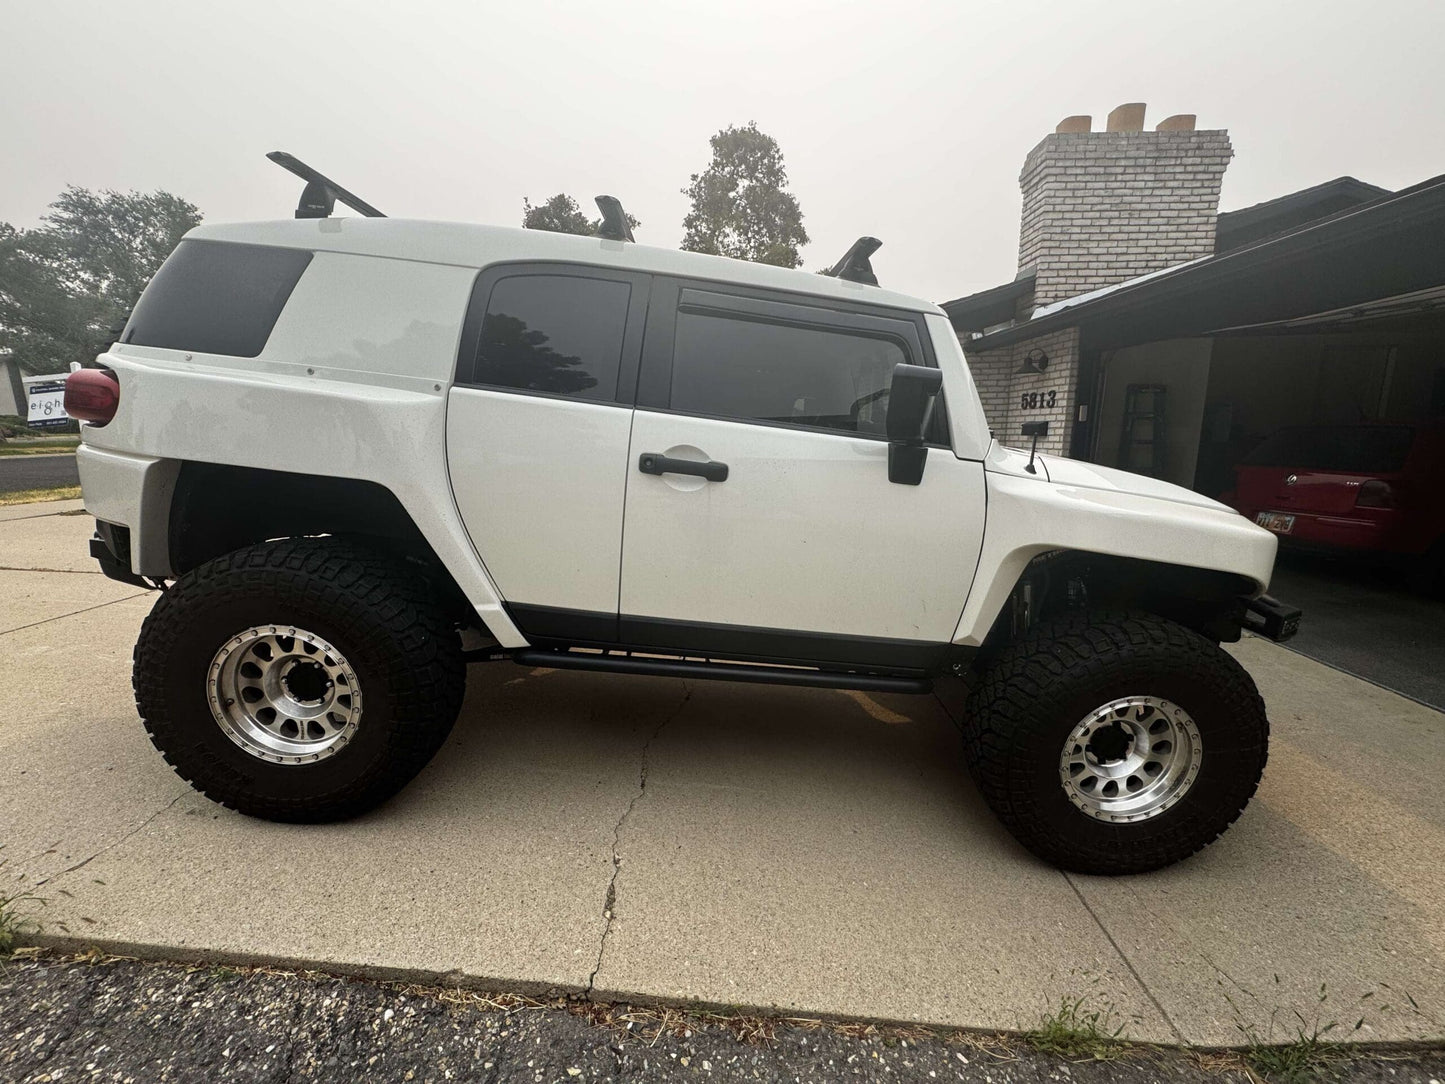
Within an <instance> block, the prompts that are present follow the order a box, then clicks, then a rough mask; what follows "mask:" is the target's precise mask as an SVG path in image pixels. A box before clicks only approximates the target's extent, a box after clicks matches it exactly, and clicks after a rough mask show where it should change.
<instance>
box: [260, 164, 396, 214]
mask: <svg viewBox="0 0 1445 1084" xmlns="http://www.w3.org/2000/svg"><path fill="white" fill-rule="evenodd" d="M266 157H267V158H269V159H271V161H273V162H275V163H276V164H277V165H278V166H280V167H281V168H282V169H284V170H286V171H288V172H290V173H294V174H296V176H298V177H300V178H301V179H302V180H303V181H305V182H306V187H305V188H303V189H302V190H301V202H300V203H298V204H297V205H296V217H297V218H329V217H330V215H331V212H332V211H333V210H335V209H336V201H337V200H340V201H341V202H342V203H344V204H346V206H348V207H350V208H351V209H352V210H353V211H356V212H358V213H359V214H363V215H365V216H366V217H367V218H385V217H386V215H384V214H382V213H381V212H380V211H378V210H377V209H376V208H375V207H373V206H372V205H371V204H369V203H367V202H366V200H364V199H362V198H361V197H360V196H357V195H353V194H352V193H350V192H348V191H347V190H346V189H344V188H342V187H341V186H340V185H339V184H337V183H336V182H335V181H333V180H332V179H331V178H330V177H328V176H326V175H325V174H324V173H318V172H317V171H316V170H314V169H312V168H311V167H310V166H308V165H307V164H306V163H305V162H303V161H301V159H299V158H297V157H296V156H295V155H291V154H287V153H286V152H285V151H272V152H271V153H270V154H268V155H266Z"/></svg>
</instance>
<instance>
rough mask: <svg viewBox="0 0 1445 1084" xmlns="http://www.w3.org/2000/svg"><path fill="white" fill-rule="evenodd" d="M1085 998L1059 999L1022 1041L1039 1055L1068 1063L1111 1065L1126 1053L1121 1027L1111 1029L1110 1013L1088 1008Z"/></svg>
mask: <svg viewBox="0 0 1445 1084" xmlns="http://www.w3.org/2000/svg"><path fill="white" fill-rule="evenodd" d="M1088 1001H1089V999H1088V997H1087V996H1085V997H1061V998H1060V999H1059V1004H1058V1007H1057V1008H1055V1009H1053V1010H1051V1011H1050V1012H1046V1013H1045V1014H1044V1015H1043V1017H1042V1019H1041V1020H1040V1021H1039V1023H1038V1026H1037V1027H1033V1028H1030V1029H1029V1030H1028V1031H1026V1032H1024V1035H1023V1040H1024V1042H1026V1043H1028V1044H1029V1046H1031V1047H1033V1049H1034V1050H1036V1051H1038V1052H1039V1053H1040V1054H1054V1055H1056V1056H1058V1057H1061V1058H1068V1059H1070V1060H1079V1059H1088V1060H1093V1061H1113V1060H1115V1059H1117V1058H1121V1057H1123V1056H1124V1054H1125V1053H1127V1051H1128V1049H1129V1045H1128V1043H1127V1042H1126V1041H1125V1040H1124V1038H1123V1034H1124V1025H1123V1024H1122V1023H1121V1024H1119V1025H1118V1026H1117V1027H1112V1028H1111V1024H1112V1023H1113V1018H1114V1010H1113V1008H1112V1007H1111V1006H1105V1007H1103V1008H1097V1009H1096V1008H1090V1007H1088Z"/></svg>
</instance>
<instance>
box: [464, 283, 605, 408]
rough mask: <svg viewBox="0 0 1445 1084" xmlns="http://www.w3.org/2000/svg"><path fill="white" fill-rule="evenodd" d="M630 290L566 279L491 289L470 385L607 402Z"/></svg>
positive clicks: (513, 284)
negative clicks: (474, 382)
mask: <svg viewBox="0 0 1445 1084" xmlns="http://www.w3.org/2000/svg"><path fill="white" fill-rule="evenodd" d="M631 294H632V287H631V286H629V285H628V284H627V283H625V282H611V281H607V280H604V279H591V278H579V277H575V276H570V275H516V276H513V277H511V278H504V279H502V280H501V281H499V282H498V283H497V284H496V285H495V286H494V287H492V295H491V297H490V299H489V300H488V301H487V314H486V317H485V319H483V321H482V335H481V344H480V348H479V350H478V352H477V367H476V373H475V376H474V378H473V379H474V380H475V381H476V383H479V384H490V385H493V386H494V387H501V388H516V389H518V390H521V391H540V392H549V393H551V394H554V395H570V396H575V397H576V398H579V399H601V400H611V399H612V398H613V397H614V396H615V395H616V394H617V370H618V367H619V366H620V365H621V363H622V337H623V333H624V332H625V331H626V329H627V303H628V299H629V298H630V296H631Z"/></svg>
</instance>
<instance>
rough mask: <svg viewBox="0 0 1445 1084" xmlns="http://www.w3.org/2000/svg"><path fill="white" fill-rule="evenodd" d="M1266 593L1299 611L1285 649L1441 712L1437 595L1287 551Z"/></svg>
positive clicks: (1442, 616)
mask: <svg viewBox="0 0 1445 1084" xmlns="http://www.w3.org/2000/svg"><path fill="white" fill-rule="evenodd" d="M1269 590H1270V594H1272V595H1275V596H1276V597H1277V598H1280V599H1283V600H1284V601H1286V602H1289V603H1292V604H1293V605H1295V606H1298V607H1299V608H1300V609H1302V610H1303V611H1304V620H1303V621H1302V622H1301V623H1300V631H1299V635H1297V636H1296V637H1295V638H1294V639H1293V640H1291V641H1290V642H1289V643H1288V644H1286V645H1285V646H1286V647H1290V648H1293V649H1294V650H1295V651H1298V652H1300V653H1301V654H1304V655H1308V656H1309V657H1310V658H1313V659H1318V660H1319V661H1320V662H1323V663H1326V664H1327V665H1329V666H1333V667H1335V668H1337V669H1340V670H1344V671H1347V672H1348V673H1351V674H1355V675H1357V676H1358V677H1362V678H1365V679H1366V680H1367V681H1373V682H1374V683H1375V684H1377V685H1383V686H1385V687H1386V688H1388V689H1393V690H1394V691H1395V692H1399V693H1404V694H1405V695H1406V696H1409V697H1413V698H1414V699H1416V700H1419V701H1421V702H1423V703H1426V704H1429V705H1430V706H1431V707H1434V708H1438V709H1440V710H1442V711H1445V665H1442V663H1445V599H1432V598H1428V597H1426V596H1423V595H1421V594H1420V593H1419V592H1417V591H1412V590H1410V589H1409V588H1408V587H1407V586H1406V583H1405V577H1404V576H1403V575H1401V574H1400V573H1399V572H1396V571H1392V570H1391V569H1388V568H1379V567H1371V566H1368V565H1360V564H1357V563H1353V562H1349V561H1344V560H1334V559H1329V558H1323V557H1312V556H1307V555H1303V554H1291V553H1283V554H1281V555H1280V558H1279V563H1278V565H1277V567H1276V568H1275V574H1274V580H1273V582H1272V583H1271V584H1270V589H1269Z"/></svg>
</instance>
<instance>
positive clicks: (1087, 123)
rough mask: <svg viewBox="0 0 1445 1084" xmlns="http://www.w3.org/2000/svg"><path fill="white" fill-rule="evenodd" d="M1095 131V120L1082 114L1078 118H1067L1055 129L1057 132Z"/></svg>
mask: <svg viewBox="0 0 1445 1084" xmlns="http://www.w3.org/2000/svg"><path fill="white" fill-rule="evenodd" d="M1093 130H1094V118H1093V117H1090V116H1087V115H1085V114H1082V113H1080V114H1078V115H1077V116H1072V117H1065V118H1064V119H1063V120H1061V121H1059V126H1058V127H1057V128H1055V129H1054V131H1055V132H1092V131H1093Z"/></svg>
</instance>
